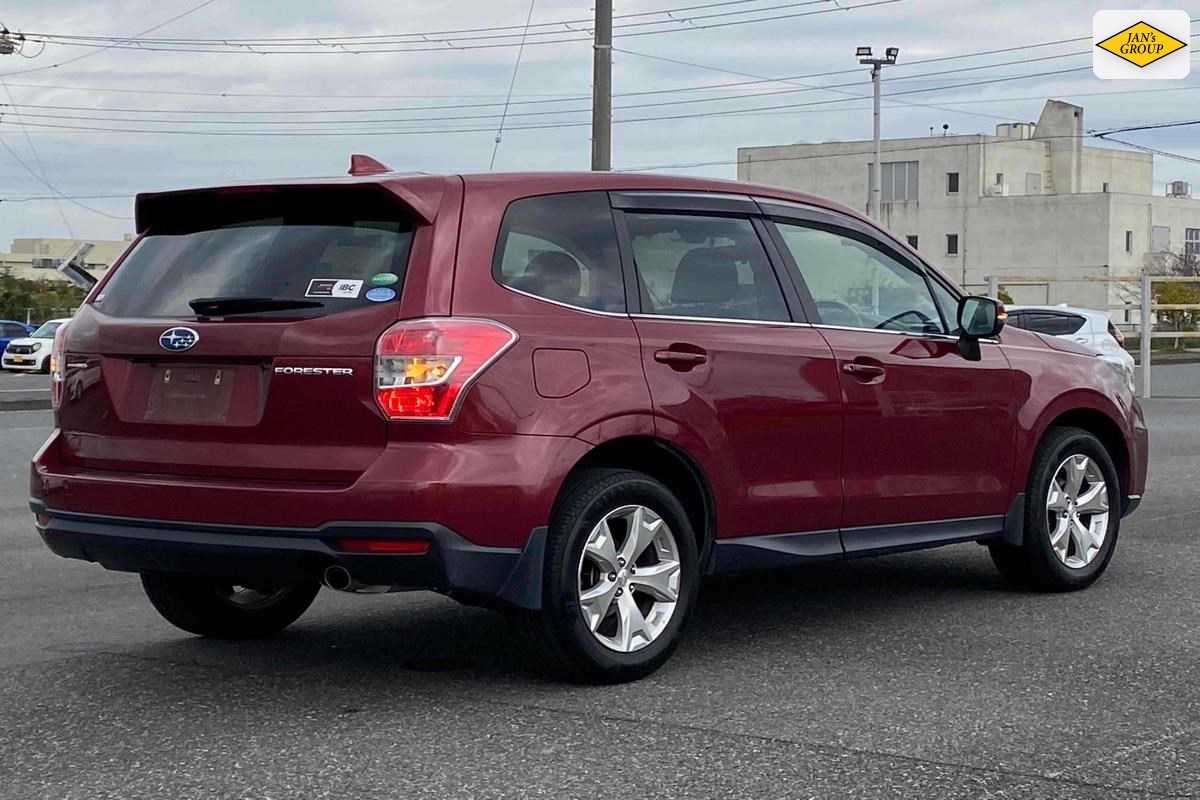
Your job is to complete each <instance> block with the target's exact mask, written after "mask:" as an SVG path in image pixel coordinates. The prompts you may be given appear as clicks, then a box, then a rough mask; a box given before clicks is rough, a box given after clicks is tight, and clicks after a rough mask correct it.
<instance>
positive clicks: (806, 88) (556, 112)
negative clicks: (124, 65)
mask: <svg viewBox="0 0 1200 800" xmlns="http://www.w3.org/2000/svg"><path fill="white" fill-rule="evenodd" d="M1079 55H1087V54H1086V53H1066V54H1061V55H1056V56H1043V57H1041V58H1034V59H1023V60H1021V61H1009V62H1000V63H997V64H989V65H977V66H973V67H964V68H961V69H951V70H938V71H934V72H926V73H920V74H917V75H907V76H901V77H898V78H889V79H887V80H886V81H884V82H885V83H889V84H891V83H894V82H897V81H911V80H920V79H925V78H934V77H943V76H948V75H956V74H959V73H962V72H969V71H974V70H980V69H993V68H996V67H1002V66H1010V65H1013V64H1027V63H1035V62H1038V61H1048V60H1051V59H1056V58H1060V57H1063V56H1079ZM1079 69H1083V67H1080V68H1079ZM1039 74H1054V73H1039ZM1025 77H1029V76H1027V75H1014V76H1003V77H998V78H995V79H992V80H991V81H989V82H998V81H1002V80H1019V79H1022V78H1025ZM778 80H779V81H781V82H785V83H794V81H792V80H791V79H778ZM858 85H860V82H859V81H848V82H842V83H835V84H826V85H805V84H801V85H799V86H798V87H797V88H791V89H778V90H772V91H768V92H755V93H750V94H740V95H727V96H723V97H700V98H688V99H681V100H661V101H655V102H649V103H629V104H626V105H623V106H618V107H617V108H616V109H615V110H616V111H625V110H630V109H643V108H665V107H671V106H680V105H695V104H700V103H724V102H729V101H736V100H747V99H754V100H757V99H760V98H764V97H777V96H780V95H793V94H803V93H806V92H812V91H832V92H839V93H841V94H845V95H848V98H847V99H849V100H854V99H862V95H859V94H857V93H854V92H847V91H839V90H842V89H844V88H845V87H852V86H858ZM967 85H975V84H974V83H971V84H967ZM943 88H955V87H953V86H948V87H933V88H932V89H927V90H924V91H931V90H940V89H943ZM897 94H908V93H907V92H893V93H892V94H890V95H887V96H888V97H893V96H895V95H897ZM830 102H832V101H830ZM842 102H845V101H842ZM895 102H904V101H895ZM498 105H500V104H497V103H479V104H468V105H448V106H421V107H417V108H413V109H411V111H443V110H460V109H463V110H466V109H471V108H493V107H496V106H498ZM20 107H21V108H46V107H47V106H44V105H33V104H27V105H23V106H20ZM779 107H780V108H787V107H788V106H779ZM50 108H54V107H53V106H50ZM76 108H78V107H76ZM96 110H97V111H99V112H109V113H138V114H151V113H169V112H163V111H156V110H154V109H96ZM384 110H385V109H379V111H384ZM396 110H398V111H409V110H410V109H396ZM588 110H589V109H586V108H577V109H552V110H547V111H524V112H513V113H507V114H506V116H509V117H520V118H528V117H555V116H561V115H570V114H580V113H585V112H587V111H588ZM735 110H736V109H735ZM748 110H750V111H753V110H755V109H753V108H752V109H748ZM335 111H336V112H338V113H354V112H352V111H351V110H349V109H346V110H344V112H343V110H341V109H337V110H331V111H328V112H320V111H318V112H309V113H313V114H319V113H335ZM181 113H182V112H181ZM188 113H191V112H190V110H189V112H188ZM196 113H204V112H196ZM246 113H255V112H246ZM267 113H270V112H259V114H260V115H262V116H266V115H267ZM289 113H291V112H289ZM364 113H376V112H375V111H368V110H364ZM713 113H727V111H717V112H713ZM496 116H497V115H496V114H474V115H472V114H459V115H455V116H446V115H444V114H438V115H436V116H432V117H429V116H426V117H419V116H418V117H398V118H397V117H390V118H364V119H346V120H342V122H345V123H348V124H373V125H379V124H396V123H414V122H466V121H474V120H491V119H495V118H496ZM983 116H993V115H983ZM25 117H26V118H35V119H55V120H71V121H92V122H110V123H124V122H133V123H149V122H152V123H156V124H168V125H184V124H193V125H258V126H273V127H279V126H300V127H303V126H315V125H327V124H328V122H327V121H326V120H322V119H315V120H243V119H234V120H219V119H218V120H197V119H167V118H161V117H150V118H147V117H138V118H123V117H112V116H97V115H96V114H86V115H73V114H44V113H39V112H25ZM995 118H997V119H1003V118H1000V117H995Z"/></svg>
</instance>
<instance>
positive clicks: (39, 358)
mask: <svg viewBox="0 0 1200 800" xmlns="http://www.w3.org/2000/svg"><path fill="white" fill-rule="evenodd" d="M66 321H67V319H66V318H63V319H52V320H48V321H47V322H43V323H42V326H41V327H40V328H38V329H37V330H35V331H34V332H33V333H30V334H29V335H28V336H22V337H21V338H19V339H13V340H11V341H9V343H8V345H7V346H6V347H5V348H4V356H3V358H2V359H0V366H3V367H4V369H11V370H14V371H17V372H49V371H50V348H51V345H53V344H54V332H55V331H57V330H58V328H59V326H60V325H62V324H63V323H64V322H66ZM30 327H31V326H30Z"/></svg>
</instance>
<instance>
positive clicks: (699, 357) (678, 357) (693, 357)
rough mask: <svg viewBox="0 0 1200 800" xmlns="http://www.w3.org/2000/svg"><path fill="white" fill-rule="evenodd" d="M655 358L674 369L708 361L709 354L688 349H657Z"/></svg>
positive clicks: (687, 367)
mask: <svg viewBox="0 0 1200 800" xmlns="http://www.w3.org/2000/svg"><path fill="white" fill-rule="evenodd" d="M654 360H655V361H657V362H658V363H660V364H667V365H669V366H670V367H672V368H673V369H691V368H692V367H695V366H699V365H700V364H703V363H705V362H706V361H708V356H707V355H705V354H704V353H693V352H689V351H687V350H655V351H654Z"/></svg>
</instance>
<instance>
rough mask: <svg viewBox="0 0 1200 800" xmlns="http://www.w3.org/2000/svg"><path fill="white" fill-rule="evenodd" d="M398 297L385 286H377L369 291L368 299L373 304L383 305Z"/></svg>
mask: <svg viewBox="0 0 1200 800" xmlns="http://www.w3.org/2000/svg"><path fill="white" fill-rule="evenodd" d="M395 296H396V293H395V292H394V291H393V290H391V289H388V288H386V287H384V286H376V287H375V288H374V289H368V290H367V295H366V297H367V299H368V300H370V301H371V302H372V303H382V302H384V301H386V300H391V299H392V298H393V297H395Z"/></svg>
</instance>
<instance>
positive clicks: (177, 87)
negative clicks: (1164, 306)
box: [0, 0, 1200, 249]
mask: <svg viewBox="0 0 1200 800" xmlns="http://www.w3.org/2000/svg"><path fill="white" fill-rule="evenodd" d="M201 3H202V0H120V1H119V2H118V0H0V23H2V24H3V25H4V26H6V27H7V28H9V29H10V30H14V31H15V30H20V31H26V32H29V33H30V34H41V35H53V36H54V37H75V36H99V37H131V36H134V35H136V34H139V33H141V32H142V31H145V30H146V29H148V28H150V27H152V26H156V25H158V24H160V23H162V22H164V21H166V20H169V19H171V18H173V17H176V16H178V15H180V14H183V13H184V12H188V11H189V10H191V9H196V8H197V6H201ZM1112 5H1113V4H1112V3H1098V2H1060V1H1058V0H1056V1H1055V2H1047V0H893V1H892V2H885V3H881V2H879V0H807V2H803V1H801V2H788V0H732V1H731V0H725V1H724V2H720V0H617V1H616V9H615V13H616V14H617V15H618V18H617V20H616V24H617V25H618V28H617V34H618V38H617V39H616V40H615V43H614V46H615V47H616V48H617V51H616V52H615V53H614V93H615V95H616V96H615V99H614V105H615V107H616V110H615V112H614V117H615V119H616V120H618V122H617V124H615V125H614V133H613V140H614V142H613V165H614V167H615V168H618V169H622V168H650V167H654V168H669V169H667V170H664V171H675V172H686V173H690V174H705V175H713V176H719V177H733V176H734V174H735V170H734V167H733V165H732V163H731V162H732V161H733V160H734V158H735V152H736V148H737V147H739V146H745V145H756V144H779V143H786V142H795V141H811V140H817V141H819V140H826V139H832V138H838V139H861V138H867V137H869V136H870V131H871V114H870V104H869V101H866V102H864V101H862V100H858V99H856V97H855V95H867V94H868V93H869V91H870V83H869V78H868V75H867V73H866V71H865V70H864V69H858V68H857V64H856V61H855V58H854V47H855V46H856V45H859V44H869V45H872V46H874V47H875V48H876V49H877V50H882V49H883V48H884V47H886V46H889V45H891V46H897V47H899V48H900V64H899V65H898V66H897V67H895V68H892V69H889V70H888V71H887V72H886V73H885V76H886V77H888V78H890V79H892V80H890V81H889V82H887V83H885V87H884V93H885V95H886V94H888V93H891V92H897V93H898V92H906V94H903V95H900V96H897V97H896V98H895V99H894V100H892V101H885V102H886V109H885V115H884V130H883V132H884V136H885V137H894V136H921V135H928V134H929V132H930V129H931V128H934V129H936V130H937V131H938V132H939V133H940V130H941V127H942V125H943V124H948V125H949V126H950V131H951V132H953V133H975V132H990V131H992V130H993V127H994V125H995V124H996V123H997V122H1000V121H1003V120H1035V119H1036V118H1037V115H1038V112H1039V110H1040V108H1041V105H1042V101H1043V99H1044V98H1046V97H1055V98H1060V99H1065V100H1070V101H1073V102H1078V103H1080V104H1081V105H1083V106H1084V107H1085V108H1086V114H1085V118H1084V125H1085V128H1087V129H1089V130H1101V129H1106V128H1113V127H1118V126H1124V125H1140V124H1148V123H1156V122H1166V121H1178V120H1184V119H1187V118H1189V117H1193V118H1194V117H1198V116H1200V114H1197V109H1198V108H1200V103H1197V100H1200V93H1198V92H1195V91H1194V90H1197V89H1200V73H1195V72H1194V73H1193V74H1192V75H1191V76H1190V77H1188V78H1187V79H1185V80H1182V81H1102V80H1099V79H1096V78H1094V77H1093V76H1092V73H1091V71H1090V64H1091V55H1090V51H1091V45H1090V42H1089V41H1079V42H1066V43H1062V44H1058V45H1053V46H1047V47H1038V48H1030V49H1022V50H1015V51H1012V52H1008V53H993V54H990V55H978V56H975V57H972V58H957V59H951V60H947V61H939V62H935V63H931V64H913V63H912V62H917V61H924V60H927V59H937V58H943V57H947V56H961V55H965V54H971V53H979V52H980V51H994V50H999V49H1002V48H1010V47H1021V46H1024V45H1030V44H1039V43H1043V42H1052V41H1057V40H1063V39H1072V38H1075V37H1090V35H1091V24H1092V15H1093V13H1094V12H1095V11H1097V10H1100V9H1101V8H1103V7H1105V6H1112ZM1119 5H1123V6H1125V7H1139V8H1164V7H1166V8H1169V7H1172V6H1171V5H1169V4H1160V3H1137V2H1133V0H1123V2H1122V3H1121V4H1119ZM855 6H863V7H862V8H858V9H855V8H854V7H855ZM529 9H530V6H529V3H528V2H527V0H492V2H488V3H484V2H480V1H479V0H475V1H474V2H472V0H425V1H424V2H420V3H416V2H410V1H407V0H401V1H400V2H396V0H391V1H390V2H384V0H337V2H319V1H318V0H256V1H255V2H253V3H251V2H246V1H245V0H242V2H238V0H209V2H207V3H205V4H203V5H202V7H200V8H198V9H197V10H195V11H194V12H193V13H189V14H186V16H183V17H182V18H180V19H178V20H175V21H173V22H171V23H170V24H167V25H165V26H163V27H161V28H159V29H158V30H155V31H154V32H152V33H150V34H147V35H146V36H147V37H148V38H154V39H193V40H232V39H279V38H292V39H295V40H297V41H298V42H301V43H302V44H297V45H296V46H295V47H293V46H292V45H286V46H285V45H273V47H274V49H288V48H291V49H297V48H299V49H302V50H305V52H299V53H296V52H290V53H267V54H264V53H261V52H254V51H252V50H255V49H257V50H261V49H265V46H260V47H258V48H253V47H240V46H234V48H232V50H233V51H232V52H230V50H231V48H229V47H225V46H219V49H221V50H224V51H226V52H178V50H179V49H180V46H179V45H178V44H177V43H172V42H166V43H162V44H158V45H154V44H150V43H147V44H145V45H144V46H143V49H131V48H128V47H119V48H109V49H104V50H97V49H94V48H91V47H85V46H80V45H79V44H66V43H63V42H76V41H77V40H75V39H56V40H55V41H56V43H48V44H46V45H45V47H44V48H42V47H41V46H40V45H35V44H33V43H28V44H27V45H26V46H25V49H24V53H23V55H24V56H25V57H21V55H18V54H14V55H8V56H0V79H3V83H4V84H5V85H6V87H7V92H8V94H7V95H6V94H5V88H4V87H0V103H4V104H7V105H8V107H5V108H3V109H0V111H3V115H2V116H0V142H2V143H3V145H5V148H0V249H7V245H8V240H10V239H12V238H14V237H25V236H55V237H62V236H68V235H71V236H72V237H75V238H85V237H86V238H118V237H119V236H120V234H122V233H124V232H126V231H130V230H132V226H133V223H132V220H131V219H129V217H130V215H131V208H132V195H133V194H134V193H136V192H139V191H146V190H157V189H166V188H173V187H184V186H189V185H197V184H209V183H217V182H222V181H228V180H245V179H251V178H263V177H285V176H296V175H317V174H331V173H339V172H342V171H344V170H345V168H346V165H347V162H348V155H349V154H350V153H354V152H363V153H369V154H372V155H374V156H375V157H377V158H379V159H380V160H382V161H384V162H386V163H388V164H389V165H391V166H392V167H393V168H396V169H400V170H422V171H439V170H442V171H477V170H486V169H488V165H489V162H490V160H491V159H492V153H493V148H494V147H495V143H494V140H495V135H496V133H495V131H496V128H497V126H498V125H499V121H500V120H499V117H500V115H501V113H502V109H503V104H504V100H505V95H506V93H507V92H508V89H509V84H510V82H511V81H512V79H513V67H514V62H515V60H516V58H517V48H516V47H514V46H503V47H491V46H489V47H482V46H479V45H485V44H486V45H491V44H504V45H511V44H512V43H514V42H515V41H517V40H518V38H519V37H516V36H514V37H513V38H506V39H495V38H477V37H485V36H488V35H491V36H493V37H494V36H496V35H500V34H509V35H511V34H514V33H519V31H520V28H521V26H523V25H524V22H525V19H526V15H527V14H528V13H529ZM664 9H683V10H679V11H674V12H673V13H672V14H671V15H670V16H667V15H665V14H661V13H650V12H660V11H662V10H664ZM810 12H818V13H810ZM592 13H593V12H592V11H591V8H590V6H589V3H588V2H587V0H583V2H579V0H535V4H534V7H533V13H532V21H533V23H534V26H535V27H534V28H532V30H533V31H535V32H536V33H537V34H538V35H537V36H535V37H533V38H532V39H530V44H528V45H527V46H526V47H525V48H524V51H523V55H522V60H521V64H520V68H519V70H518V72H517V74H516V80H515V85H514V88H513V96H512V101H513V102H512V104H511V105H510V106H509V108H508V116H507V120H506V123H505V124H506V128H507V130H506V132H505V133H504V134H503V137H502V142H501V144H500V146H499V149H498V152H497V153H496V159H495V169H497V170H513V169H522V170H524V169H586V168H587V167H588V165H589V146H590V145H589V130H588V127H587V124H586V123H587V122H588V120H589V113H590V112H589V110H588V109H589V108H590V99H589V97H588V96H589V93H590V91H591V89H590V86H591V57H592V51H591V46H590V42H589V41H588V40H587V33H586V31H583V29H585V28H586V25H585V24H582V23H573V22H571V21H572V20H583V19H587V18H589V17H590V16H591V14H592ZM800 14H805V16H800ZM755 19H759V20H764V21H759V22H749V20H755ZM560 22H566V23H568V24H561V25H553V26H551V25H547V24H546V23H560ZM539 25H540V27H538V26H539ZM500 26H516V27H515V28H508V29H505V30H501V31H491V32H489V33H478V32H475V33H455V34H431V35H430V36H428V37H426V38H428V39H430V40H431V41H432V42H433V43H432V44H429V45H426V44H417V45H414V44H412V43H413V42H414V41H416V39H415V38H413V37H409V38H406V39H397V38H395V36H396V35H400V34H417V33H429V32H437V31H447V30H461V29H480V28H497V27H500ZM1193 27H1194V28H1195V29H1196V30H1197V31H1200V27H1197V26H1196V25H1194V26H1193ZM576 30H580V31H583V32H582V33H576V32H575V31H576ZM632 34H643V35H632ZM388 35H392V36H393V38H392V39H391V40H390V41H391V42H392V44H391V45H390V46H389V47H386V48H385V47H382V46H379V45H374V46H375V48H376V49H390V50H393V51H396V50H408V51H409V52H371V53H365V52H358V53H355V52H350V51H351V50H353V49H355V48H356V47H357V49H363V48H362V47H361V46H359V45H357V44H351V45H350V46H348V47H337V46H335V44H336V43H330V44H329V45H325V44H316V43H312V42H307V41H306V39H310V38H313V37H320V38H322V39H328V38H331V37H371V36H388ZM446 37H449V42H448V43H446V42H442V41H438V40H439V39H444V38H446ZM547 39H554V40H557V41H554V42H547V41H545V40H547ZM373 41H374V42H378V41H389V40H372V39H355V40H343V42H342V43H343V44H344V43H345V42H353V43H360V42H373ZM397 42H407V44H399V43H397ZM82 44H87V42H86V41H85V42H83V43H82ZM154 46H157V47H166V48H167V49H166V50H165V51H163V50H149V49H145V48H149V47H154ZM198 46H199V47H202V48H205V49H209V48H211V47H212V45H209V44H203V45H198ZM414 48H416V49H420V50H421V52H411V51H412V50H413V49H414ZM81 56H83V57H82V58H81ZM71 59H77V60H75V61H71V62H70V63H67V62H68V61H69V60H71ZM680 62H686V63H680ZM60 64H61V66H56V65H60ZM1066 70H1070V71H1066ZM1064 71H1065V72H1064ZM933 72H938V73H942V74H939V75H928V74H927V73H933ZM1048 72H1054V73H1057V74H1049V75H1047V74H1041V75H1039V74H1037V73H1048ZM829 73H836V74H829ZM921 75H926V77H923V78H922V77H913V76H921ZM758 78H787V79H789V81H790V82H779V81H770V82H768V81H760V82H756V83H755V82H752V81H754V80H755V79H758ZM997 78H1005V79H1009V80H1004V81H998V82H991V83H980V81H992V80H994V79H997ZM729 84H737V85H734V86H730V85H729ZM971 84H973V85H971ZM831 85H833V86H835V88H834V89H820V88H812V87H822V86H831ZM916 90H929V91H916ZM222 95H224V96H222ZM10 96H11V99H10ZM901 102H903V104H901ZM918 104H920V105H918ZM930 105H934V106H937V107H936V108H933V107H930ZM247 112H250V113H247ZM730 112H737V113H730ZM655 117H660V119H657V120H656V119H654V118H655ZM661 117H676V118H674V119H661ZM620 120H628V121H626V122H620ZM112 129H118V130H112ZM197 131H207V132H210V134H211V133H212V132H219V134H220V135H198V134H197V133H196V132H197ZM251 131H252V132H255V133H256V134H258V135H243V134H245V133H246V132H251ZM367 131H371V133H367ZM268 132H269V133H272V134H279V133H286V134H296V133H309V134H312V133H319V134H322V135H319V136H296V135H285V136H284V135H261V134H263V133H268ZM230 133H238V134H239V135H228V134H230ZM331 133H332V134H337V135H327V134H331ZM1125 136H1126V137H1127V138H1128V139H1129V140H1130V141H1134V142H1137V143H1138V144H1141V145H1145V146H1148V147H1153V148H1156V149H1160V150H1165V151H1170V152H1172V153H1176V154H1180V155H1184V156H1189V157H1193V158H1200V144H1198V142H1200V139H1198V136H1200V127H1179V128H1170V129H1163V130H1157V131H1142V132H1137V133H1129V134H1125ZM6 148H7V149H6ZM10 150H11V152H10ZM21 162H24V164H25V166H22V163H21ZM690 165H698V166H690ZM31 172H32V173H37V174H36V175H34V174H31ZM1156 173H1157V174H1156V179H1157V181H1158V183H1159V188H1161V184H1162V182H1163V181H1165V180H1168V179H1175V178H1182V179H1189V180H1192V181H1193V183H1195V184H1197V185H1200V164H1197V163H1191V162H1187V161H1182V160H1174V159H1168V158H1163V157H1158V158H1157V169H1156ZM47 184H49V186H52V187H54V189H55V190H57V191H58V192H61V193H63V194H65V195H67V196H69V197H72V198H79V199H78V200H77V201H76V202H68V201H61V202H60V203H59V204H57V205H56V203H54V202H52V201H49V200H47V199H44V198H47V197H50V196H52V195H53V194H54V191H52V190H51V189H49V188H47ZM808 188H810V189H811V190H812V191H814V192H815V193H818V194H819V193H820V187H808ZM96 195H122V196H121V197H95V196H96ZM77 203H82V204H84V205H85V206H87V208H84V207H81V206H80V205H78V204H77ZM60 209H61V210H60ZM64 216H65V220H64Z"/></svg>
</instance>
